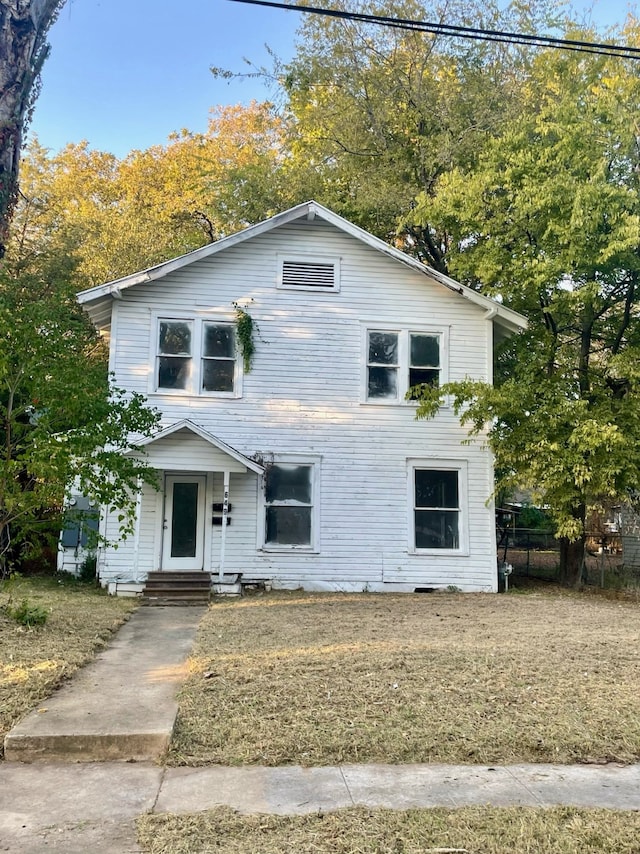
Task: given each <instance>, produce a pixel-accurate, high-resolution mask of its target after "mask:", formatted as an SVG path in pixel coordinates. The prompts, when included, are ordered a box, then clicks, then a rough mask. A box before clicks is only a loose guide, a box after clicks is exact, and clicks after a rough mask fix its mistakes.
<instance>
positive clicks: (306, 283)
mask: <svg viewBox="0 0 640 854" xmlns="http://www.w3.org/2000/svg"><path fill="white" fill-rule="evenodd" d="M277 286H278V288H281V289H283V290H292V291H321V292H327V291H339V290H340V259H339V258H327V257H326V256H320V257H316V256H314V257H311V256H309V255H285V256H280V257H279V258H278V282H277Z"/></svg>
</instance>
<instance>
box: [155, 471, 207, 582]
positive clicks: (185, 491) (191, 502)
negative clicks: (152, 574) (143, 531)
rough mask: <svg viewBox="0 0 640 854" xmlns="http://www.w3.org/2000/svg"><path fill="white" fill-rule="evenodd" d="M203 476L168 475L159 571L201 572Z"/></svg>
mask: <svg viewBox="0 0 640 854" xmlns="http://www.w3.org/2000/svg"><path fill="white" fill-rule="evenodd" d="M206 485H207V479H206V476H205V475H167V476H166V478H165V492H164V496H165V497H164V526H163V527H164V530H163V535H164V536H163V539H162V569H185V570H196V569H203V568H204V566H203V561H204V531H205V526H204V522H205V509H206V502H205V491H206Z"/></svg>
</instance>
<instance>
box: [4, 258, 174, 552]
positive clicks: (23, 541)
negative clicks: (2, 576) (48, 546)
mask: <svg viewBox="0 0 640 854" xmlns="http://www.w3.org/2000/svg"><path fill="white" fill-rule="evenodd" d="M9 272H10V270H9V269H6V270H5V271H4V273H3V274H2V275H0V340H2V342H3V346H2V348H0V542H2V543H6V542H8V541H9V538H10V541H11V544H12V551H13V556H14V557H15V556H16V555H18V556H19V555H21V554H24V553H27V552H28V551H29V549H30V548H31V547H32V546H33V545H34V544H35V543H36V542H37V541H38V540H39V539H40V537H41V536H42V534H43V533H46V529H47V528H48V530H49V533H53V534H55V533H56V532H57V531H59V530H60V527H61V524H60V520H59V519H56V517H57V516H59V514H60V512H61V510H62V505H63V498H64V495H65V491H66V490H67V489H69V488H70V487H71V486H72V485H73V484H75V485H76V486H77V487H78V488H79V489H80V490H81V491H82V492H84V494H86V495H88V496H91V497H92V498H93V499H94V500H95V502H96V503H97V504H106V503H115V504H118V506H120V507H122V508H123V512H124V517H123V519H122V520H121V521H122V531H123V532H126V531H127V530H128V529H130V528H131V519H132V513H133V510H134V508H135V498H134V495H135V492H136V490H137V487H138V481H139V479H142V480H147V481H153V472H152V471H150V470H149V469H148V468H147V467H146V466H145V464H144V462H140V461H139V460H137V459H136V458H134V457H130V456H124V454H123V452H126V451H127V450H131V449H133V448H134V447H135V445H134V443H133V442H132V441H131V438H130V434H131V433H133V434H135V435H138V436H144V435H148V434H149V432H150V431H151V430H152V429H153V428H154V427H155V425H156V423H157V420H158V416H157V413H155V412H154V411H152V410H151V409H149V408H148V407H147V406H146V403H145V401H144V398H142V396H140V395H136V394H134V395H131V394H128V393H125V392H124V391H122V390H119V389H116V388H113V386H112V384H111V382H110V380H109V377H108V374H107V370H106V367H105V359H104V356H105V350H104V345H103V343H102V342H101V341H100V339H99V338H98V336H97V334H96V332H95V330H94V329H93V327H92V326H91V325H90V324H89V322H88V319H87V318H86V317H85V316H84V315H83V313H82V311H81V309H80V308H79V306H78V305H77V303H76V301H75V299H74V295H73V294H72V293H70V292H69V291H68V290H64V289H61V288H60V289H57V290H52V288H51V286H50V285H49V283H48V282H42V281H40V280H38V278H37V277H36V276H30V277H26V276H25V277H19V278H11V276H10V275H9ZM9 531H10V534H9V533H8V532H9ZM1 559H2V555H0V560H1Z"/></svg>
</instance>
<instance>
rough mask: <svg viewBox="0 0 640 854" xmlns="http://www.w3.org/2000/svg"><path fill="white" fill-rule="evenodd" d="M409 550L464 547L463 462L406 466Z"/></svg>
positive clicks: (464, 480) (464, 500)
mask: <svg viewBox="0 0 640 854" xmlns="http://www.w3.org/2000/svg"><path fill="white" fill-rule="evenodd" d="M409 475H410V500H411V505H412V506H411V543H410V546H411V549H412V550H413V551H432V550H436V551H443V550H444V551H457V552H460V551H463V550H464V549H465V548H466V531H465V525H466V520H465V509H464V508H465V503H466V467H465V465H464V463H459V464H454V463H448V462H443V463H440V462H435V461H434V462H433V463H428V464H426V463H420V462H418V463H416V464H414V465H412V466H411V467H410V472H409Z"/></svg>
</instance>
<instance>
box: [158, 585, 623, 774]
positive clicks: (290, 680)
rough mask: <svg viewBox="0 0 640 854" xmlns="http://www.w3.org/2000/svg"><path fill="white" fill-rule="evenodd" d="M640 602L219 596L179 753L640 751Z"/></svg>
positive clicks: (183, 713) (225, 757) (613, 754)
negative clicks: (639, 604)
mask: <svg viewBox="0 0 640 854" xmlns="http://www.w3.org/2000/svg"><path fill="white" fill-rule="evenodd" d="M639 686H640V608H639V607H638V604H637V603H633V602H624V601H613V600H608V599H604V598H601V597H597V596H580V595H569V594H560V593H552V594H547V593H538V592H536V593H529V594H527V595H509V596H491V595H482V594H480V595H469V594H466V595H463V594H448V593H438V594H432V595H424V594H423V595H407V596H391V595H378V596H376V595H337V594H336V595H310V594H305V593H301V592H294V593H288V594H287V593H278V594H275V593H274V594H269V595H263V596H254V597H249V598H245V599H242V600H237V601H224V600H223V601H221V602H218V603H216V604H214V605H213V606H212V607H211V608H210V609H209V612H208V614H207V615H206V617H205V618H204V620H203V622H202V623H201V626H200V631H199V635H198V638H197V640H196V645H195V647H194V651H193V654H192V658H191V660H190V677H189V679H188V682H187V684H186V685H185V687H184V689H183V691H182V693H181V699H180V711H179V716H178V722H177V727H176V731H175V737H174V742H173V746H172V749H171V752H170V755H169V757H168V760H169V762H170V763H172V764H187V765H201V764H210V763H221V764H228V765H235V764H244V763H248V764H250V763H254V764H266V765H279V764H288V763H301V764H306V765H326V764H335V763H341V762H389V763H408V762H445V763H457V762H470V763H471V762H479V763H508V762H517V761H533V762H603V761H612V760H615V761H620V762H631V761H634V760H637V759H638V758H639V757H640V690H639Z"/></svg>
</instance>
